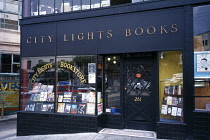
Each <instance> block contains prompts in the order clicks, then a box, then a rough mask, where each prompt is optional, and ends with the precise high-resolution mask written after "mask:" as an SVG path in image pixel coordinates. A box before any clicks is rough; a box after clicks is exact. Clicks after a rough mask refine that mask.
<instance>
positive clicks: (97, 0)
mask: <svg viewBox="0 0 210 140" xmlns="http://www.w3.org/2000/svg"><path fill="white" fill-rule="evenodd" d="M100 5H101V0H91V9H93V8H100Z"/></svg>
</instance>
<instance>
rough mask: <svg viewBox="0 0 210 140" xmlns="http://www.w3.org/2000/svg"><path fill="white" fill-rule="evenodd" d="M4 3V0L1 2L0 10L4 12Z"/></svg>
mask: <svg viewBox="0 0 210 140" xmlns="http://www.w3.org/2000/svg"><path fill="white" fill-rule="evenodd" d="M3 8H4V2H3V1H2V0H0V10H1V11H4V9H3Z"/></svg>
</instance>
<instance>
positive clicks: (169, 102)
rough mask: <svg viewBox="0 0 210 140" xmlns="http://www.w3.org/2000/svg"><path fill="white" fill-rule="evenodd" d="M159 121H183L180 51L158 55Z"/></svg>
mask: <svg viewBox="0 0 210 140" xmlns="http://www.w3.org/2000/svg"><path fill="white" fill-rule="evenodd" d="M159 80H160V81H159V104H160V106H159V108H160V121H167V122H168V121H169V122H181V123H183V117H184V115H183V101H184V100H183V94H184V93H183V67H182V51H164V52H160V55H159Z"/></svg>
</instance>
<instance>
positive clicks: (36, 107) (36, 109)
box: [34, 103, 42, 111]
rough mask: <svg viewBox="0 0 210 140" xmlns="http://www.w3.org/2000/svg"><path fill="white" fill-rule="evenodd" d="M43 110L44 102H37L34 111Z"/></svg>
mask: <svg viewBox="0 0 210 140" xmlns="http://www.w3.org/2000/svg"><path fill="white" fill-rule="evenodd" d="M41 110H42V103H36V105H35V110H34V111H41Z"/></svg>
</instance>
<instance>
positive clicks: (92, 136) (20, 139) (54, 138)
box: [0, 115, 154, 140]
mask: <svg viewBox="0 0 210 140" xmlns="http://www.w3.org/2000/svg"><path fill="white" fill-rule="evenodd" d="M16 119H17V115H9V116H4V118H3V119H0V123H1V122H4V123H5V122H6V123H7V121H9V122H10V120H16ZM108 131H111V132H112V130H106V131H105V130H104V132H102V133H75V134H48V135H31V136H14V134H15V132H13V133H14V134H13V136H11V137H8V138H3V139H2V140H154V138H145V137H137V136H132V135H131V136H128V135H126V134H125V133H124V132H121V130H115V131H119V135H118V134H108V133H107V134H106V132H108ZM128 131H129V130H125V132H127V133H128ZM120 133H121V134H120ZM123 133H124V134H125V135H123ZM134 133H136V132H135V130H134ZM134 133H133V134H134Z"/></svg>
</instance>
